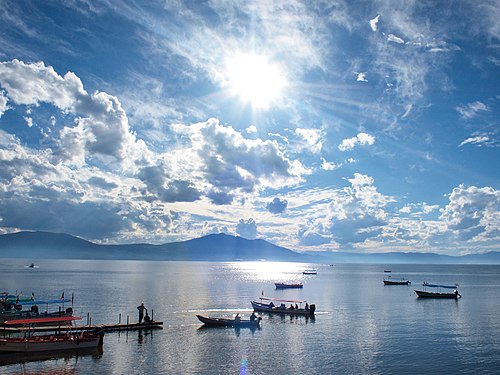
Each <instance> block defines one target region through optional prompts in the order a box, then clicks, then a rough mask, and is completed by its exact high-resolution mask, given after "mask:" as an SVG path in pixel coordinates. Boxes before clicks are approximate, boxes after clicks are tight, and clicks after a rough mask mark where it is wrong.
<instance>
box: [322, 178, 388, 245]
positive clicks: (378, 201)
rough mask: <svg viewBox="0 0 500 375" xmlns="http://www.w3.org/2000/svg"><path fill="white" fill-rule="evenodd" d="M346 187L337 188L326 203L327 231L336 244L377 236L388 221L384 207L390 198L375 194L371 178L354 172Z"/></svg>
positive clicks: (376, 192) (375, 190)
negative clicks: (328, 218) (328, 220)
mask: <svg viewBox="0 0 500 375" xmlns="http://www.w3.org/2000/svg"><path fill="white" fill-rule="evenodd" d="M348 181H349V182H350V183H351V186H350V187H346V188H344V189H343V190H342V191H339V192H338V193H337V194H336V196H335V197H334V199H332V202H331V203H330V206H329V216H330V231H331V235H332V236H333V238H334V240H335V241H336V242H337V243H338V244H340V245H343V246H345V245H352V244H356V243H360V242H364V241H365V240H367V239H370V238H374V237H377V236H378V235H380V234H381V233H382V232H383V227H384V226H385V225H386V224H387V223H388V220H387V216H388V214H387V212H386V211H385V209H384V207H385V206H386V205H387V204H389V203H390V202H394V198H392V197H390V196H386V195H383V194H381V193H379V192H378V191H377V189H376V187H375V186H374V185H373V184H374V180H373V178H372V177H370V176H367V175H363V174H360V173H355V174H354V176H353V178H350V179H348Z"/></svg>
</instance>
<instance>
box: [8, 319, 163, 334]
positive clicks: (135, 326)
mask: <svg viewBox="0 0 500 375" xmlns="http://www.w3.org/2000/svg"><path fill="white" fill-rule="evenodd" d="M141 329H144V330H153V329H163V322H155V321H153V322H150V323H128V324H127V323H117V324H97V325H85V326H64V325H61V326H51V327H48V326H47V327H30V328H29V331H30V332H54V331H67V330H71V331H93V330H101V331H104V332H114V331H138V330H141ZM23 331H26V328H25V327H1V328H0V332H3V333H4V335H5V334H8V333H16V332H23Z"/></svg>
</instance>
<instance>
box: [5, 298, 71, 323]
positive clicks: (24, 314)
mask: <svg viewBox="0 0 500 375" xmlns="http://www.w3.org/2000/svg"><path fill="white" fill-rule="evenodd" d="M68 302H72V300H71V299H65V298H60V299H51V300H31V299H30V300H27V301H18V302H12V301H10V300H0V326H1V325H3V324H4V322H5V321H7V320H19V319H30V318H60V317H68V316H73V308H72V307H68V308H64V304H65V303H68ZM55 304H56V305H59V309H58V310H56V311H51V312H49V311H48V310H49V305H55ZM40 306H45V311H40V310H41V308H40ZM62 324H63V325H64V324H66V325H67V324H68V322H62ZM38 325H43V323H39V324H38Z"/></svg>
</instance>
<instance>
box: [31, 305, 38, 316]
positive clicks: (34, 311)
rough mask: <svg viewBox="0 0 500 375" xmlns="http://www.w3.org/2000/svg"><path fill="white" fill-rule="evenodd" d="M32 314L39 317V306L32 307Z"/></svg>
mask: <svg viewBox="0 0 500 375" xmlns="http://www.w3.org/2000/svg"><path fill="white" fill-rule="evenodd" d="M31 312H32V313H33V314H35V315H38V306H37V305H33V306H31Z"/></svg>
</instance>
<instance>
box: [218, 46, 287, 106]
mask: <svg viewBox="0 0 500 375" xmlns="http://www.w3.org/2000/svg"><path fill="white" fill-rule="evenodd" d="M226 80H227V81H226V83H227V85H228V87H229V90H230V93H231V95H235V96H238V97H239V98H240V99H241V100H242V101H244V102H247V103H250V104H251V105H252V107H253V108H262V109H266V108H269V107H270V106H271V105H273V104H275V103H276V102H277V101H278V99H279V98H280V97H281V95H282V92H283V89H284V88H285V86H286V79H285V77H284V75H283V73H282V71H281V68H280V66H279V65H278V64H276V63H271V62H269V61H268V59H267V58H266V57H265V56H263V55H256V54H249V53H238V54H236V55H234V56H231V57H229V58H227V59H226Z"/></svg>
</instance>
